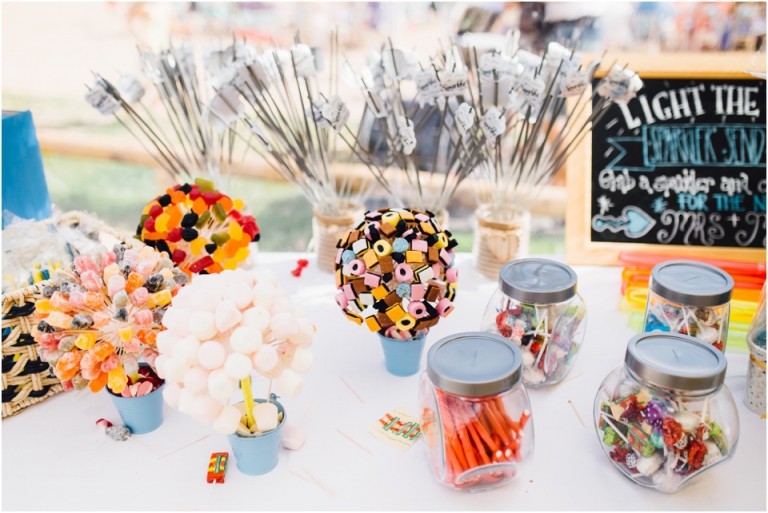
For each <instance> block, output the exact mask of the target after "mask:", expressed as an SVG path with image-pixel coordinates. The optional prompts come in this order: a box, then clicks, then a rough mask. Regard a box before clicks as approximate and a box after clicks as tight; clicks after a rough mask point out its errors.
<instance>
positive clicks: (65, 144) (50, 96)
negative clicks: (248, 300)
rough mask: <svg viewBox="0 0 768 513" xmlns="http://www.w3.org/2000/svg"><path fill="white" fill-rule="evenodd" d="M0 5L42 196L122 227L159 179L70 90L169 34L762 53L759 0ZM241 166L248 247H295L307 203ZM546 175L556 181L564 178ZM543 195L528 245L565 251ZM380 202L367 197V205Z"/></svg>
mask: <svg viewBox="0 0 768 513" xmlns="http://www.w3.org/2000/svg"><path fill="white" fill-rule="evenodd" d="M2 9H3V16H2V38H3V50H2V52H3V54H2V77H3V91H2V104H3V109H4V110H26V109H29V110H31V111H32V114H33V116H34V121H35V125H36V127H37V132H38V139H39V141H40V146H41V148H42V149H43V156H44V159H43V160H44V167H45V173H46V177H47V181H48V189H49V191H50V195H51V198H52V201H53V203H54V206H55V207H57V208H58V209H60V210H62V211H66V210H71V209H78V210H85V211H90V212H93V213H95V214H97V215H98V216H99V217H101V218H102V219H103V220H105V221H106V222H108V223H110V224H112V225H113V226H117V227H119V228H122V229H125V230H129V231H133V229H134V228H135V223H136V222H137V221H138V218H139V216H140V211H141V208H142V207H143V205H144V204H145V203H146V202H147V201H148V200H149V199H151V198H152V197H154V196H155V195H156V194H158V192H159V190H160V189H159V187H160V186H167V185H168V184H167V183H166V181H165V180H166V179H165V177H164V176H163V175H162V174H161V173H159V172H158V171H157V169H156V166H153V161H152V159H151V158H150V157H149V156H148V155H146V153H145V152H144V151H143V150H142V148H141V146H140V145H139V144H138V143H137V142H136V141H135V140H134V139H133V138H132V137H131V136H130V135H129V134H128V133H127V132H126V130H125V129H124V127H122V126H121V125H120V124H119V123H117V122H116V121H115V119H114V117H103V116H101V115H99V114H98V112H96V111H95V110H94V109H92V108H91V107H90V106H89V105H88V104H87V103H86V102H85V100H84V99H83V95H84V93H85V91H86V89H85V85H84V84H86V83H90V82H91V79H92V74H91V71H97V72H99V73H101V74H102V75H104V76H105V77H106V78H108V79H110V78H114V79H116V78H117V77H118V76H119V74H120V73H124V72H128V71H130V72H133V73H135V74H136V75H137V76H139V77H140V78H141V79H142V81H144V82H146V80H145V79H144V77H142V76H141V73H140V70H139V66H138V64H139V63H138V52H137V50H136V45H137V44H139V45H142V46H148V47H152V48H157V47H159V46H162V45H165V44H167V42H168V40H169V37H170V39H171V40H173V41H174V43H180V42H190V43H193V44H195V45H196V46H197V47H198V50H201V49H203V48H205V47H206V46H208V45H224V44H227V42H228V41H231V40H232V37H236V38H239V39H240V38H246V39H247V40H248V41H249V42H251V43H254V44H263V45H266V44H270V43H271V42H272V41H274V42H275V43H276V44H278V45H288V44H291V42H292V40H293V36H294V34H295V32H296V31H299V32H300V33H301V37H302V39H303V41H304V42H305V43H307V44H309V45H310V46H326V47H327V42H328V34H329V32H330V30H332V29H334V28H338V30H339V38H340V39H339V42H340V47H341V50H342V52H343V53H344V55H345V56H346V57H347V58H348V59H349V61H350V63H351V64H352V65H353V67H357V68H359V67H360V66H362V64H363V63H364V62H365V55H366V52H367V51H369V50H371V49H376V48H378V47H379V46H380V45H381V44H382V43H383V42H385V41H386V39H387V37H391V38H392V40H393V41H394V42H395V44H396V46H402V47H410V48H414V49H415V50H416V51H417V52H418V53H419V54H420V55H421V56H422V57H423V58H426V57H427V56H428V55H430V54H431V53H433V52H434V51H436V50H437V49H438V48H439V45H441V44H442V45H443V46H447V45H450V43H451V41H455V42H460V43H463V44H468V45H473V46H476V47H477V48H478V50H480V49H482V48H485V49H493V48H494V47H495V46H496V44H497V43H498V41H499V39H500V38H502V37H503V34H504V33H505V32H506V31H507V30H509V29H514V28H519V29H520V30H521V47H523V48H526V49H529V50H534V51H541V50H542V49H543V48H544V47H545V46H546V43H547V42H549V41H552V40H555V41H558V42H568V41H577V42H578V48H579V49H582V50H585V51H589V52H594V53H600V52H602V50H604V49H605V50H609V51H633V52H644V53H651V54H653V53H659V52H678V51H713V52H716V51H728V50H742V51H749V52H754V54H755V59H756V62H762V63H763V64H761V66H763V67H764V62H765V54H764V44H765V16H766V14H765V3H759V2H738V3H736V2H711V3H703V2H698V3H688V2H669V3H651V2H606V3H590V2H577V3H533V2H478V3H468V2H460V3H440V2H417V3H379V2H366V3H348V4H347V3H334V2H323V3H293V2H284V3H262V2H231V3H208V2H199V3H193V2H179V3H149V2H137V3H117V2H103V3H87V4H86V3H4V4H3V6H2ZM341 87H344V86H343V85H342V86H341ZM148 96H150V95H148ZM343 97H344V98H345V100H347V97H348V98H349V99H348V100H347V101H348V103H350V110H352V112H353V113H354V112H361V111H362V97H361V96H360V95H359V94H357V93H351V94H349V95H347V96H346V97H345V96H343ZM153 98H154V97H153ZM155 99H156V98H155ZM355 102H359V104H355ZM148 106H149V107H150V108H152V105H148ZM155 107H158V108H159V106H158V105H155ZM241 162H242V163H241V165H239V166H238V168H237V169H236V174H235V176H233V178H232V181H231V183H230V185H229V187H228V189H229V190H230V191H237V192H238V194H240V195H241V197H242V198H243V199H244V200H245V201H246V203H247V204H248V205H249V206H250V208H251V210H252V211H253V212H254V214H255V215H256V216H257V219H258V221H259V224H260V225H261V227H262V231H263V233H264V237H263V238H262V242H261V244H260V247H261V249H262V250H265V251H280V250H283V251H286V250H304V249H306V247H307V243H308V241H309V239H310V237H311V225H310V219H311V217H312V212H311V208H310V207H309V205H308V204H307V203H306V202H305V201H304V199H303V198H302V197H301V196H300V195H299V193H298V192H296V191H295V190H294V189H293V188H292V187H290V186H289V185H288V184H286V183H285V182H283V181H281V180H280V179H279V177H277V175H276V174H275V173H274V172H271V171H270V170H269V169H268V168H267V167H266V166H265V165H264V164H263V162H261V161H260V160H259V159H258V157H257V156H256V155H249V156H247V157H246V158H244V159H242V160H241ZM554 185H555V186H556V187H560V188H562V186H563V179H562V178H561V177H560V176H558V177H556V179H555V182H554ZM549 192H551V193H552V194H550V195H549V197H548V198H542V201H541V207H540V208H538V209H537V208H534V214H535V216H534V220H533V237H532V247H531V251H532V253H564V236H563V233H564V224H563V215H564V207H563V205H562V201H561V199H562V198H564V195H562V194H558V190H557V188H554V189H552V190H551V191H549ZM560 192H562V189H561V191H560ZM384 201H386V200H385V198H383V197H373V198H372V199H371V204H369V205H368V206H369V207H373V208H377V207H379V206H382V205H383V202H384ZM475 208H476V203H475V198H474V196H473V194H472V191H471V190H465V191H461V192H460V193H459V194H457V195H456V197H455V198H454V200H453V202H452V204H451V205H450V214H451V229H452V231H453V232H454V233H455V234H456V236H457V237H458V238H459V240H460V243H461V246H460V247H459V250H461V251H470V250H471V246H472V240H471V233H472V226H471V222H472V218H473V217H472V212H473V211H474V209H475Z"/></svg>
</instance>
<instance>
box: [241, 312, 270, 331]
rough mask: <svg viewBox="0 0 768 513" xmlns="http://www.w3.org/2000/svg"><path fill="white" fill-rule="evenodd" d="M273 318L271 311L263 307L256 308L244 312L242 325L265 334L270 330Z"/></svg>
mask: <svg viewBox="0 0 768 513" xmlns="http://www.w3.org/2000/svg"><path fill="white" fill-rule="evenodd" d="M271 318H272V316H271V315H270V314H269V310H267V309H266V308H264V307H263V306H254V307H253V308H249V309H248V310H246V311H245V312H243V320H242V324H243V325H244V326H250V327H251V328H255V329H257V330H259V331H260V332H262V333H264V332H265V331H267V329H268V328H269V321H270V319H271Z"/></svg>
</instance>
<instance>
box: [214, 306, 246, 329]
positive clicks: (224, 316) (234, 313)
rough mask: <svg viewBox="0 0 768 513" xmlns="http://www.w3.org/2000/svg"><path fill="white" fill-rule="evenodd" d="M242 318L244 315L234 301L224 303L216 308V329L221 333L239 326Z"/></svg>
mask: <svg viewBox="0 0 768 513" xmlns="http://www.w3.org/2000/svg"><path fill="white" fill-rule="evenodd" d="M242 318H243V314H241V313H240V310H238V309H237V307H236V306H235V304H234V303H232V301H222V302H221V303H219V305H218V306H217V307H216V313H215V319H216V329H217V330H219V332H221V333H224V332H225V331H227V330H230V329H232V328H234V327H235V326H237V324H238V323H239V322H240V320H241V319H242Z"/></svg>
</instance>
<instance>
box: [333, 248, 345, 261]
mask: <svg viewBox="0 0 768 513" xmlns="http://www.w3.org/2000/svg"><path fill="white" fill-rule="evenodd" d="M342 253H344V248H339V250H338V251H337V252H336V260H335V262H336V265H339V264H340V263H341V254H342Z"/></svg>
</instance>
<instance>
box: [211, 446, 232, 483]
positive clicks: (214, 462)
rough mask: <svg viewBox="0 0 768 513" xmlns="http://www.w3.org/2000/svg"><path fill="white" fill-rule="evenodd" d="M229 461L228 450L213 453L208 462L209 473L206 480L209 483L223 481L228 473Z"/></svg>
mask: <svg viewBox="0 0 768 513" xmlns="http://www.w3.org/2000/svg"><path fill="white" fill-rule="evenodd" d="M228 461H229V453H228V452H214V453H213V454H211V461H210V462H209V463H208V475H207V476H206V481H208V482H209V483H223V482H224V474H226V473H227V462H228Z"/></svg>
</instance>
